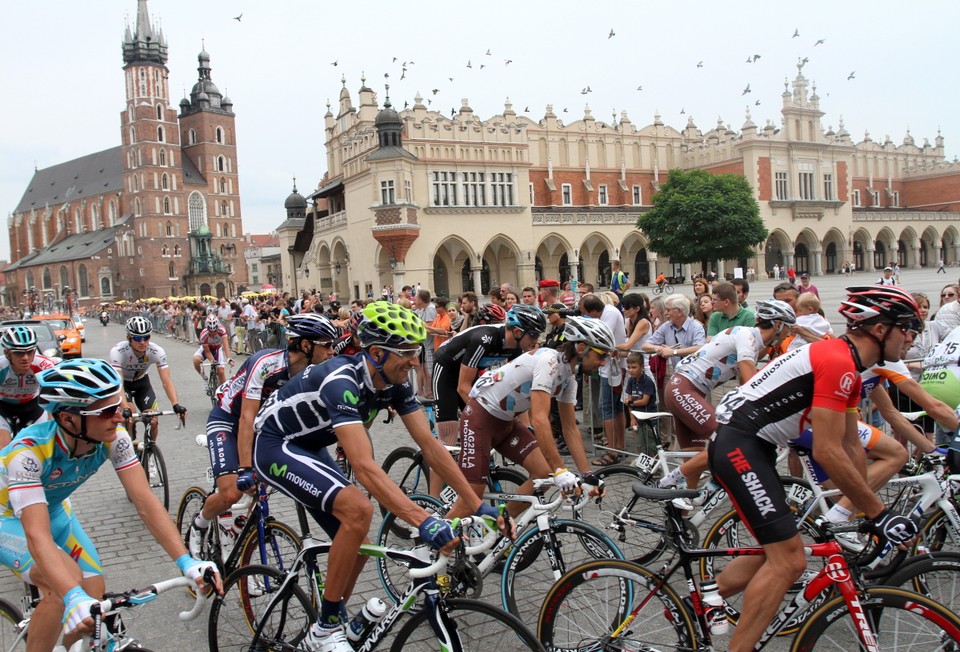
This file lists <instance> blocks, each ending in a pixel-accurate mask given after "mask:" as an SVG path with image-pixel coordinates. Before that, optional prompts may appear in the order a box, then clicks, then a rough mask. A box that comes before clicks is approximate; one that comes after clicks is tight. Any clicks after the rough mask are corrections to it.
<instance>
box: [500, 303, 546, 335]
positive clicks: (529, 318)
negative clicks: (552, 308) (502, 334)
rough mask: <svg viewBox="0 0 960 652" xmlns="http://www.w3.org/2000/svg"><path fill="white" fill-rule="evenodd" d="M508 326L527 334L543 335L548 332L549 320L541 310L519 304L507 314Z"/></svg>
mask: <svg viewBox="0 0 960 652" xmlns="http://www.w3.org/2000/svg"><path fill="white" fill-rule="evenodd" d="M507 326H510V327H511V328H519V329H520V330H522V331H523V332H525V333H542V332H543V331H545V330H547V318H546V317H545V316H544V314H543V312H542V311H541V310H540V309H539V308H537V307H535V306H528V305H526V304H524V303H518V304H516V305H515V306H513V307H512V308H510V311H509V312H507Z"/></svg>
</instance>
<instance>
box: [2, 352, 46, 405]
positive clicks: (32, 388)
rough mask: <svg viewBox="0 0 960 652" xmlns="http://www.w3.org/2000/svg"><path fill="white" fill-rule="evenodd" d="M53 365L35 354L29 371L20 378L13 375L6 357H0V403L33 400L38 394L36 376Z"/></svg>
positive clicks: (43, 356)
mask: <svg viewBox="0 0 960 652" xmlns="http://www.w3.org/2000/svg"><path fill="white" fill-rule="evenodd" d="M54 364H56V363H55V362H54V361H53V360H51V359H50V358H48V357H47V356H45V355H40V354H39V353H35V354H34V356H33V362H31V363H30V369H29V371H27V373H25V374H23V375H22V376H21V375H18V374H16V373H14V371H13V368H12V367H11V366H10V360H8V359H7V356H5V355H0V402H3V403H29V402H30V401H33V400H35V399H36V398H37V396H39V394H40V386H39V385H38V384H37V374H38V373H39V372H41V371H43V370H44V369H49V368H50V367H52V366H54Z"/></svg>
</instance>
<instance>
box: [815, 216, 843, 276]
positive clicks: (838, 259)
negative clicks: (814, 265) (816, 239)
mask: <svg viewBox="0 0 960 652" xmlns="http://www.w3.org/2000/svg"><path fill="white" fill-rule="evenodd" d="M845 252H846V238H844V236H843V233H841V232H840V229H838V228H836V227H833V228H831V229H830V230H829V231H827V232H826V233H825V234H824V235H823V237H822V238H821V239H820V257H819V259H820V273H821V274H834V273H836V272H837V271H838V270H839V269H840V266H841V265H842V264H843V262H844V261H843V260H842V258H844V257H845V255H846V254H845Z"/></svg>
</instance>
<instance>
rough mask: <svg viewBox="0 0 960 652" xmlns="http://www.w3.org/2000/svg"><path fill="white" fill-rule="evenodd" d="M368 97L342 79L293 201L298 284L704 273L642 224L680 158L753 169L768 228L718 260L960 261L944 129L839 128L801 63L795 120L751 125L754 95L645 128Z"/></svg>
mask: <svg viewBox="0 0 960 652" xmlns="http://www.w3.org/2000/svg"><path fill="white" fill-rule="evenodd" d="M358 100H359V101H358V104H357V105H356V106H355V105H354V103H353V100H352V98H351V96H350V93H349V91H348V90H347V88H346V84H345V83H344V86H343V88H342V89H341V91H340V97H339V102H338V106H337V107H336V112H334V110H333V109H332V107H330V106H329V105H328V110H327V113H326V115H325V116H324V119H325V125H326V146H327V167H328V171H327V173H326V175H325V176H324V178H323V180H322V181H321V182H320V184H319V186H318V188H317V190H316V191H315V192H313V193H310V194H308V195H307V197H300V195H299V194H298V193H294V195H296V197H300V199H299V200H298V199H296V197H295V196H294V195H291V196H290V197H289V198H288V199H287V204H286V208H287V220H286V221H285V222H284V223H283V224H282V225H281V226H280V227H279V228H278V235H279V237H280V241H281V242H280V244H281V247H280V248H281V262H282V268H283V271H282V276H283V287H284V289H287V290H291V291H294V292H295V291H297V290H298V289H318V290H321V291H323V292H329V291H330V290H335V291H337V292H339V293H342V294H341V295H342V296H346V295H347V294H349V295H350V296H351V297H363V296H367V294H368V293H369V292H370V291H372V290H377V291H375V292H374V294H375V296H379V291H378V290H379V289H380V288H381V287H382V286H384V285H393V286H394V287H395V288H399V287H401V286H402V285H416V284H417V283H421V284H422V285H423V286H424V287H428V288H431V289H432V290H433V291H434V292H435V293H436V294H450V295H456V294H458V293H460V292H462V291H465V290H472V289H479V290H480V291H482V292H486V291H487V289H488V288H489V287H490V286H491V285H493V284H497V283H502V282H510V283H513V284H514V285H516V286H520V287H522V286H526V285H533V284H534V283H535V282H536V281H537V280H538V279H539V278H544V277H550V278H559V279H561V280H566V279H569V278H573V277H575V278H576V279H578V280H580V281H589V282H591V283H594V284H595V285H606V284H607V283H609V273H610V261H611V260H613V259H619V260H620V261H621V266H622V268H623V269H624V270H625V271H627V272H629V273H630V276H631V278H632V279H634V282H635V283H636V284H639V285H644V284H647V283H649V282H650V279H653V278H655V277H656V275H657V274H658V273H659V272H663V273H664V274H665V275H667V276H674V277H682V278H684V279H689V278H691V274H692V273H696V272H699V271H700V270H692V269H691V266H690V265H680V264H674V263H671V261H670V260H669V259H667V258H665V257H663V256H659V255H658V254H657V252H655V251H652V250H651V249H650V248H649V246H648V241H647V238H646V237H645V235H644V234H643V232H642V231H640V230H638V229H637V228H636V223H637V219H638V218H639V217H640V216H641V215H642V214H643V212H644V211H647V210H649V209H650V207H651V205H652V197H653V195H654V194H655V193H656V192H657V190H658V189H659V184H660V182H661V180H663V179H665V174H666V171H668V170H670V169H673V168H682V169H695V168H700V169H706V170H708V171H711V172H715V173H736V174H741V175H743V176H745V177H746V179H747V180H748V181H749V183H750V184H751V186H752V187H753V189H754V196H755V197H756V199H757V201H758V203H759V205H760V212H761V216H762V218H763V220H764V223H765V224H766V226H767V228H768V229H769V231H770V235H769V237H768V238H767V240H766V241H765V242H763V243H760V244H759V245H758V246H757V247H756V252H755V255H754V256H753V257H752V258H750V259H747V260H740V261H714V262H713V263H712V264H713V267H714V269H716V270H717V271H718V272H720V273H732V272H734V270H735V268H737V267H739V268H743V269H744V270H745V268H747V267H753V268H754V269H756V270H757V273H758V274H759V275H762V274H763V273H764V271H766V272H767V273H769V272H770V271H771V270H772V269H773V267H774V265H777V266H779V267H784V266H785V267H791V266H792V267H794V268H795V269H796V271H797V272H798V273H800V272H804V271H808V272H810V273H811V274H813V275H820V274H828V273H835V272H837V271H839V269H840V268H841V266H842V265H843V264H844V262H852V263H854V264H855V265H856V268H857V269H861V270H862V269H874V268H882V267H883V266H884V265H886V264H888V263H889V264H892V263H893V262H898V263H899V264H900V265H901V266H906V267H918V266H929V265H933V264H936V262H937V260H938V259H939V258H940V257H942V258H943V259H944V260H946V261H947V262H948V263H955V262H957V261H958V260H960V234H958V231H957V219H956V218H957V216H956V213H955V211H957V210H960V164H957V163H948V162H947V161H946V160H945V157H944V145H943V138H942V137H940V136H939V134H938V136H937V137H936V139H935V142H934V144H933V145H931V144H930V143H929V142H926V141H925V142H924V143H923V145H917V144H916V143H915V142H914V140H913V138H912V136H910V134H909V133H908V134H907V135H906V137H905V138H904V140H903V143H902V144H900V145H895V144H894V143H893V142H892V141H891V140H890V138H885V139H884V142H883V143H882V144H880V143H876V142H874V141H872V140H871V139H870V137H869V134H868V135H866V136H865V137H864V139H863V141H861V142H859V143H856V142H854V141H853V139H852V138H851V136H850V134H849V133H848V132H847V131H846V129H845V128H844V126H843V119H842V118H840V120H839V128H838V130H837V131H834V130H833V128H832V126H831V127H828V128H826V129H824V128H823V117H824V115H825V114H824V112H823V111H821V109H820V98H819V96H818V95H817V92H816V87H815V85H811V83H810V82H809V81H808V80H807V78H806V77H805V76H804V74H803V64H802V63H799V64H798V72H797V75H796V77H795V79H794V80H793V81H792V82H791V83H787V84H785V88H784V92H783V94H782V97H781V100H782V108H781V126H780V127H775V126H774V125H773V124H772V123H771V122H769V121H768V122H767V124H766V125H764V126H762V127H761V126H758V125H756V124H754V123H753V121H752V119H751V115H750V111H749V107H748V109H747V111H746V116H745V120H744V122H743V124H742V126H741V127H740V130H739V131H735V130H733V129H732V128H731V127H730V126H729V125H725V124H724V123H723V121H722V120H718V123H717V125H716V127H714V128H712V129H710V130H709V131H706V132H703V131H702V130H700V129H699V128H698V127H697V126H696V124H695V123H694V121H693V119H692V118H690V119H689V121H688V123H687V125H685V126H684V128H683V129H682V130H678V129H675V128H673V127H671V126H669V125H665V124H664V123H663V122H662V121H661V120H660V117H659V115H657V116H654V120H653V122H652V123H651V124H648V125H646V126H642V127H640V126H636V125H634V124H633V123H632V122H631V121H630V119H629V117H628V115H627V113H626V112H623V113H621V114H620V115H613V116H612V119H611V120H610V121H609V122H603V121H601V120H598V119H597V118H595V117H594V116H593V115H592V113H591V111H590V109H589V107H587V108H585V109H584V113H583V116H582V117H581V118H580V119H578V120H575V121H573V122H571V123H569V124H567V123H565V122H563V121H562V120H561V119H560V118H559V117H558V116H557V115H556V114H555V113H554V112H553V110H552V107H550V106H548V107H547V111H546V113H545V114H544V116H543V118H542V119H540V120H539V121H533V120H531V119H530V118H528V117H526V116H522V115H518V114H517V113H516V112H515V111H514V110H513V107H512V105H511V103H510V101H509V99H508V100H507V102H506V104H505V106H504V110H503V112H502V113H501V114H499V115H495V116H491V117H489V118H487V119H486V120H481V119H479V118H478V117H477V116H475V115H474V113H473V110H472V109H471V108H470V106H469V103H468V102H467V100H463V102H462V106H461V107H460V110H459V112H456V113H455V114H454V115H453V116H452V117H449V118H448V117H446V116H443V115H441V114H439V113H437V112H435V111H432V110H429V109H428V108H427V106H425V105H424V103H423V98H422V97H421V96H420V95H419V94H418V95H417V97H416V98H415V101H414V104H413V107H412V108H411V109H409V110H404V111H403V112H400V113H398V112H397V111H395V110H394V109H393V108H392V107H391V106H390V103H389V97H387V101H386V102H385V103H384V107H383V108H382V109H378V105H377V101H376V95H375V93H374V92H373V91H372V90H371V89H369V88H367V87H366V86H365V85H364V86H363V87H361V89H360V92H359V97H358ZM301 200H302V201H301ZM306 200H313V204H312V205H311V204H309V203H308V202H307V201H306Z"/></svg>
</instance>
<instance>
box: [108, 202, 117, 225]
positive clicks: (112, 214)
mask: <svg viewBox="0 0 960 652" xmlns="http://www.w3.org/2000/svg"><path fill="white" fill-rule="evenodd" d="M109 218H110V226H113V225H114V224H115V223H116V221H117V202H115V201H113V200H111V201H110V208H109Z"/></svg>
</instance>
